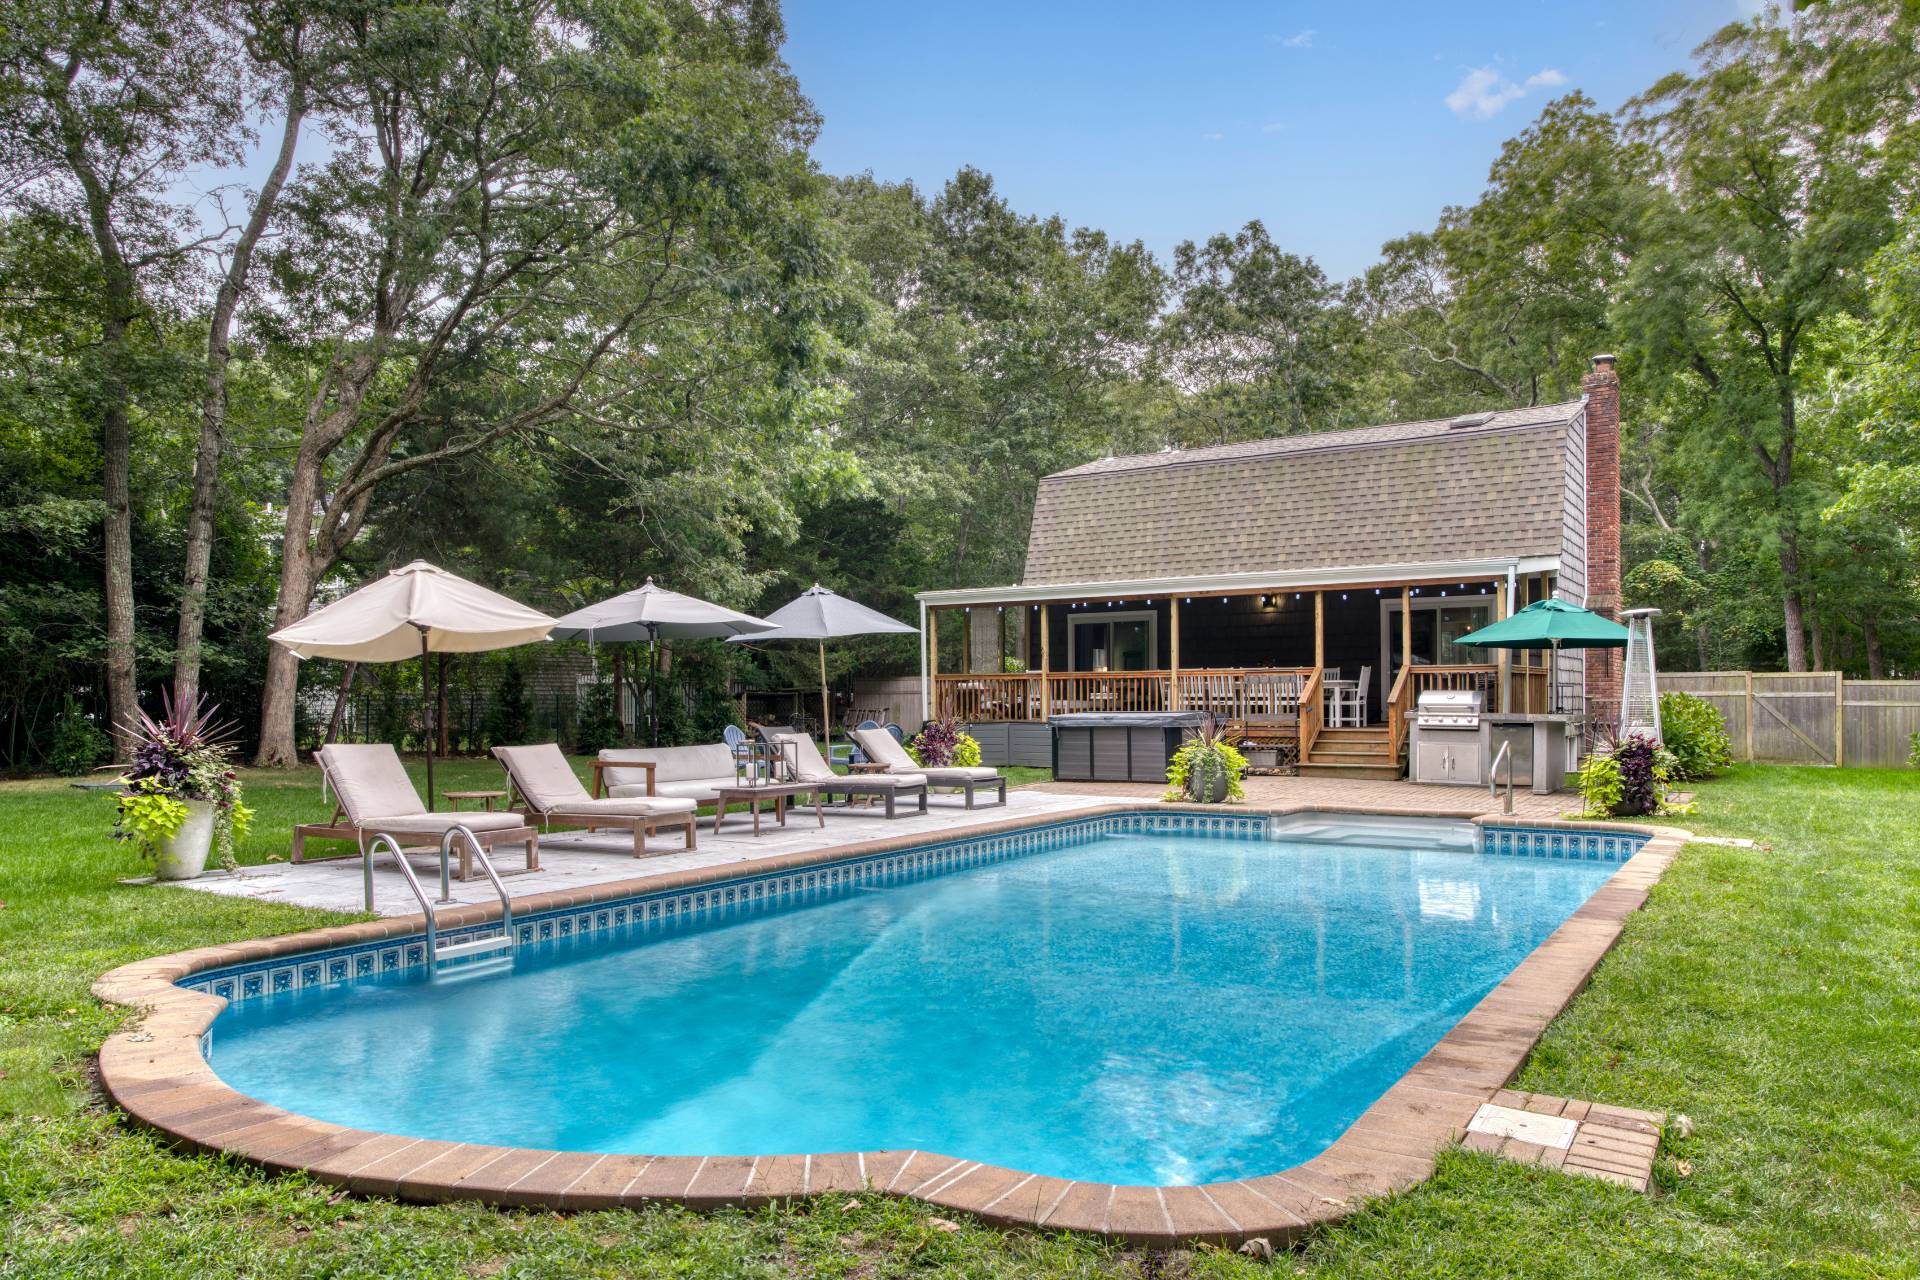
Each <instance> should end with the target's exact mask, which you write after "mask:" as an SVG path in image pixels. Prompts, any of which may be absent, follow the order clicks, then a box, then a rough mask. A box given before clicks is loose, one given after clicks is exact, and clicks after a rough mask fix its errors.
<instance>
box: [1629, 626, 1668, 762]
mask: <svg viewBox="0 0 1920 1280" xmlns="http://www.w3.org/2000/svg"><path fill="white" fill-rule="evenodd" d="M1659 616H1660V611H1659V610H1658V609H1622V610H1621V611H1620V620H1621V621H1622V622H1625V623H1626V624H1627V654H1626V660H1625V662H1623V663H1622V664H1621V671H1620V732H1621V733H1623V734H1624V733H1631V732H1633V731H1634V730H1636V729H1638V730H1640V731H1642V732H1644V733H1651V734H1652V735H1653V736H1654V737H1655V738H1658V737H1660V736H1661V735H1660V685H1659V681H1658V679H1657V678H1656V677H1655V674H1654V662H1653V620H1654V619H1655V618H1657V617H1659Z"/></svg>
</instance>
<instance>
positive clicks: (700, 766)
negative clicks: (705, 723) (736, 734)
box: [600, 742, 734, 795]
mask: <svg viewBox="0 0 1920 1280" xmlns="http://www.w3.org/2000/svg"><path fill="white" fill-rule="evenodd" d="M600 759H601V760H602V761H604V762H606V763H607V764H609V765H614V764H619V763H621V762H626V763H638V762H640V761H643V760H651V761H652V762H653V780H654V782H655V783H656V784H658V783H662V782H697V781H707V780H711V779H714V778H724V779H726V780H727V781H728V782H732V781H733V777H734V773H733V748H732V747H729V746H728V745H727V744H726V743H724V742H715V743H710V744H703V745H701V746H695V747H614V748H609V749H607V750H605V751H602V752H601V753H600ZM602 776H603V777H604V778H605V779H606V783H607V788H608V790H609V791H610V792H612V789H613V788H614V787H619V786H632V785H633V784H635V783H638V784H640V785H641V788H642V790H643V791H644V790H645V784H646V781H647V772H646V770H644V769H619V768H609V769H604V770H602ZM613 794H615V795H618V794H620V793H619V792H613ZM663 794H671V793H670V792H663Z"/></svg>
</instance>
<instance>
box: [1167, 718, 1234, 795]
mask: <svg viewBox="0 0 1920 1280" xmlns="http://www.w3.org/2000/svg"><path fill="white" fill-rule="evenodd" d="M1246 771H1247V759H1246V757H1245V756H1243V755H1241V754H1240V753H1239V752H1238V751H1237V750H1235V749H1234V747H1233V746H1232V744H1231V743H1229V742H1227V740H1226V739H1225V738H1222V737H1221V736H1220V731H1219V729H1218V727H1217V726H1216V725H1215V723H1214V720H1213V717H1212V716H1208V717H1207V718H1206V720H1205V721H1204V722H1202V724H1201V726H1200V731H1199V732H1198V733H1196V734H1194V735H1193V736H1192V737H1190V738H1188V739H1187V740H1186V741H1185V742H1183V743H1181V744H1180V749H1179V750H1178V751H1175V752H1174V753H1173V759H1172V760H1170V761H1168V762H1167V794H1166V796H1165V798H1166V799H1168V800H1193V801H1197V802H1198V803H1200V804H1221V803H1224V802H1225V801H1227V800H1229V799H1232V800H1243V799H1245V798H1246V792H1245V791H1243V790H1242V789H1241V787H1240V779H1241V776H1242V775H1244V774H1245V773H1246Z"/></svg>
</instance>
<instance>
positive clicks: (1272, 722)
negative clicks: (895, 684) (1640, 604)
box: [920, 560, 1581, 769]
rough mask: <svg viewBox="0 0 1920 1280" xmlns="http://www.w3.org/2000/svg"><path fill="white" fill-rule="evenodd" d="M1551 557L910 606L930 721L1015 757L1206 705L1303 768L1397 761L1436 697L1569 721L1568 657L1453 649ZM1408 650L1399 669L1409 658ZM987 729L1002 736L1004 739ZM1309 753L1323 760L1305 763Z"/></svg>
mask: <svg viewBox="0 0 1920 1280" xmlns="http://www.w3.org/2000/svg"><path fill="white" fill-rule="evenodd" d="M1555 567H1556V566H1555V564H1554V562H1553V561H1551V560H1547V561H1544V562H1539V561H1534V562H1530V561H1525V560H1516V561H1501V562H1476V563H1473V564H1470V565H1468V564H1451V565H1425V566H1396V567H1381V568H1376V569H1372V570H1339V571H1328V572H1323V573H1319V574H1292V575H1289V574H1278V573H1276V574H1269V575H1236V576H1235V577H1234V578H1233V579H1221V578H1197V577H1196V578H1185V579H1166V580H1161V581H1158V582H1152V583H1147V582H1130V583H1108V584H1061V585H1057V586H1036V585H1023V586H1018V587H1003V588H998V589H993V588H982V589H969V590H964V591H940V592H928V593H925V594H923V595H922V596H921V598H920V599H921V609H922V615H923V617H922V620H923V626H922V689H923V701H924V703H925V713H926V714H927V715H929V716H937V717H945V716H953V717H957V718H959V719H961V720H963V721H966V722H968V723H970V724H973V725H975V726H977V727H978V728H979V729H980V730H983V731H984V732H983V733H982V732H977V733H976V736H978V737H981V740H982V744H983V747H986V748H987V749H989V750H990V751H991V750H992V748H991V747H990V746H989V743H993V742H999V741H1005V742H1006V743H1007V744H1008V746H1007V748H1006V749H1007V750H1008V751H1010V753H1011V754H1010V755H1009V757H1008V759H1009V760H1011V761H1014V762H1031V761H1023V760H1016V757H1018V756H1019V755H1020V751H1019V748H1018V746H1017V745H1016V744H1018V743H1020V742H1023V741H1024V742H1027V743H1028V744H1029V746H1028V750H1029V751H1034V750H1037V749H1038V746H1037V744H1038V743H1039V741H1040V740H1041V739H1042V738H1044V737H1045V736H1046V733H1047V730H1046V728H1045V726H1046V724H1047V722H1048V721H1049V720H1050V719H1051V718H1052V717H1054V716H1057V715H1063V714H1070V713H1076V712H1089V711H1093V712H1126V711H1146V712H1155V711H1196V710H1197V711H1207V712H1211V713H1212V714H1213V715H1214V716H1215V717H1216V718H1218V719H1219V720H1221V721H1222V722H1224V723H1225V724H1227V725H1228V726H1229V731H1230V732H1231V733H1233V734H1234V735H1237V736H1239V737H1242V738H1244V739H1248V740H1252V741H1255V742H1260V743H1273V744H1276V745H1277V746H1280V747H1281V748H1282V749H1283V756H1285V757H1288V758H1293V759H1298V760H1300V761H1302V762H1309V763H1310V762H1313V761H1315V760H1317V759H1320V758H1321V757H1323V756H1328V755H1332V756H1333V757H1334V758H1336V759H1343V758H1346V757H1351V760H1349V763H1365V764H1368V765H1370V766H1372V767H1374V768H1376V769H1378V768H1383V767H1397V763H1398V761H1399V758H1400V756H1401V754H1402V750H1403V748H1404V746H1405V743H1406V738H1407V728H1408V715H1409V713H1410V712H1411V710H1412V709H1413V707H1414V706H1415V705H1416V703H1417V701H1418V698H1419V696H1420V695H1421V694H1422V693H1424V692H1426V691H1428V690H1430V689H1474V690H1478V691H1480V692H1481V693H1482V695H1483V697H1484V699H1485V703H1486V708H1487V710H1488V711H1490V712H1534V711H1542V712H1543V711H1547V710H1549V709H1565V708H1567V707H1568V706H1570V705H1572V702H1573V701H1575V700H1577V699H1578V697H1579V688H1580V683H1581V673H1580V667H1579V659H1578V658H1577V657H1573V656H1563V657H1562V658H1561V660H1560V662H1561V665H1560V667H1559V669H1558V671H1557V672H1556V671H1555V669H1554V668H1553V667H1552V665H1551V662H1550V658H1549V656H1548V655H1544V654H1518V655H1514V656H1512V657H1509V656H1507V655H1504V654H1503V655H1501V656H1500V657H1499V658H1498V660H1496V661H1492V662H1483V661H1479V660H1478V659H1479V657H1480V655H1479V654H1477V653H1475V652H1473V651H1471V650H1466V649H1461V648H1459V647H1458V646H1456V645H1455V644H1454V643H1453V641H1454V640H1455V639H1457V638H1458V637H1460V636H1463V635H1466V634H1467V633H1468V632H1470V631H1473V630H1475V629H1476V628H1478V627H1481V626H1484V625H1486V624H1488V623H1490V622H1492V621H1494V620H1496V619H1498V618H1501V617H1505V616H1507V615H1508V614H1510V613H1512V612H1513V611H1514V610H1516V609H1518V608H1520V607H1522V606H1523V605H1526V604H1529V603H1531V602H1533V601H1534V600H1538V599H1544V598H1546V597H1547V596H1548V595H1550V594H1551V593H1552V592H1553V591H1554V589H1555V587H1556V581H1555ZM1409 655H1411V657H1410V658H1409ZM997 726H1007V728H1006V729H1004V730H1001V729H999V728H997ZM1316 751H1318V754H1316Z"/></svg>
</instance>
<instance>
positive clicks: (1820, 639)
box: [1806, 600, 1827, 671]
mask: <svg viewBox="0 0 1920 1280" xmlns="http://www.w3.org/2000/svg"><path fill="white" fill-rule="evenodd" d="M1806 603H1807V634H1808V636H1809V637H1810V638H1811V639H1812V642H1813V648H1812V656H1813V666H1812V667H1810V668H1809V670H1812V671H1825V670H1827V630H1826V628H1825V627H1823V626H1821V625H1820V610H1819V608H1818V607H1817V602H1815V601H1813V600H1808V601H1807V602H1806Z"/></svg>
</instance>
